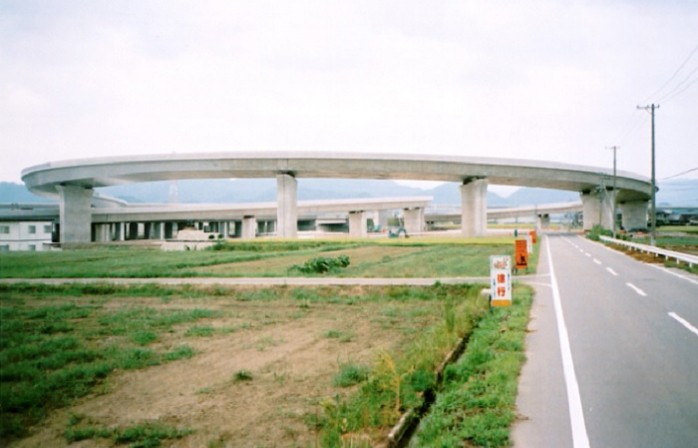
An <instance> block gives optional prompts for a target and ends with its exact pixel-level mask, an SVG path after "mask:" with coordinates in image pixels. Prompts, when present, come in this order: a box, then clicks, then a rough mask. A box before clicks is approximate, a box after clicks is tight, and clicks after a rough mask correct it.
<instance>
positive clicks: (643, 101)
mask: <svg viewBox="0 0 698 448" xmlns="http://www.w3.org/2000/svg"><path fill="white" fill-rule="evenodd" d="M696 51H698V45H696V46H695V47H694V48H693V50H691V52H690V53H689V54H688V56H687V57H686V59H685V60H684V61H683V62H682V63H681V65H679V68H677V69H676V70H675V71H674V73H673V74H672V75H671V76H670V77H669V79H668V80H667V81H666V82H665V83H664V84H662V86H661V87H660V88H659V89H657V90H656V91H655V92H653V93H652V94H651V95H649V96H648V97H647V98H645V99H644V100H642V101H640V102H641V103H646V102H647V101H649V100H650V98H653V97H654V96H655V95H657V94H659V93H660V92H661V91H662V90H664V88H665V87H666V86H668V85H669V83H670V82H671V81H673V80H674V78H675V77H676V75H678V74H679V72H680V71H681V70H683V68H684V67H685V66H686V64H688V61H690V60H691V58H692V57H693V55H694V54H696ZM694 71H695V70H694ZM691 73H693V72H691ZM689 76H690V74H689ZM657 102H659V101H657Z"/></svg>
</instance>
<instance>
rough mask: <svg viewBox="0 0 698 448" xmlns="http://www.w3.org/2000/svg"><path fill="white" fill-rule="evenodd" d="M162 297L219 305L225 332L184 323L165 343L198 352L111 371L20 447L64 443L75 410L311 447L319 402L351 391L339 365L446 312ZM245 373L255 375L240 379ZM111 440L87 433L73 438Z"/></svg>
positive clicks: (214, 442)
mask: <svg viewBox="0 0 698 448" xmlns="http://www.w3.org/2000/svg"><path fill="white" fill-rule="evenodd" d="M357 292H360V290H357ZM156 303H157V301H156V300H155V299H149V298H142V299H141V298H137V299H134V298H124V299H111V300H110V303H109V306H110V307H119V306H122V307H131V306H134V305H146V304H147V305H148V306H153V305H155V304H156ZM157 304H158V305H159V306H160V307H177V308H180V307H188V306H193V304H195V305H196V306H198V307H206V308H209V309H216V310H219V311H220V314H221V316H220V317H217V318H214V319H207V320H206V325H210V326H212V327H214V328H215V329H217V330H220V331H216V332H214V333H213V335H212V336H209V337H194V336H186V331H185V330H186V328H185V327H187V326H191V325H190V324H189V325H186V326H181V327H178V328H177V330H176V331H174V332H173V333H170V334H167V335H166V336H165V337H164V338H163V339H162V340H161V342H160V343H159V344H163V345H166V346H175V345H178V344H187V345H190V346H191V347H193V348H194V349H195V350H196V352H197V354H196V355H195V356H194V357H193V358H191V359H188V360H179V361H174V362H171V363H167V364H163V365H159V366H154V367H149V368H146V369H141V370H135V371H121V372H115V373H113V374H112V375H111V376H110V377H109V378H108V380H107V382H106V383H105V385H104V387H101V388H100V389H101V390H100V392H99V393H95V394H92V395H90V396H88V397H85V398H83V399H81V400H80V401H79V402H77V403H76V404H75V405H73V406H71V407H69V408H65V409H61V410H58V411H55V412H54V413H52V414H51V415H50V417H49V418H48V419H47V420H46V421H45V422H44V423H42V424H41V425H40V427H37V428H34V429H33V435H32V436H31V437H29V438H26V439H24V440H21V441H19V442H17V443H16V444H15V446H21V447H33V446H66V445H67V442H66V440H65V438H64V437H63V433H64V431H65V430H66V428H67V424H68V421H69V419H70V416H71V415H74V414H80V415H84V416H86V417H87V418H89V419H90V420H91V421H92V422H94V423H95V424H98V425H100V426H105V427H115V426H120V427H124V426H129V425H134V424H138V423H142V422H144V421H157V422H159V423H162V424H165V425H169V426H176V427H179V428H190V429H192V430H194V433H193V434H191V435H189V436H187V437H185V438H183V439H180V440H176V441H173V442H165V445H167V446H176V447H190V446H197V447H198V446H236V447H251V446H255V447H264V446H270V447H271V446H309V445H314V444H315V442H316V437H317V434H316V433H315V429H314V427H313V426H312V425H311V424H309V422H310V421H311V420H312V419H313V416H315V415H317V414H319V413H322V411H321V406H320V402H321V401H322V400H323V399H325V398H327V397H333V396H334V395H336V394H340V395H342V394H346V393H348V392H350V391H351V388H349V389H341V388H338V387H335V386H333V384H332V380H333V377H334V375H335V373H336V372H337V371H338V366H339V364H340V363H343V362H349V361H351V362H355V363H365V364H370V363H371V362H372V360H373V359H374V357H375V356H376V353H377V352H378V351H379V350H382V349H387V350H393V349H399V347H400V345H401V344H403V342H405V341H406V340H408V339H410V338H412V337H413V334H414V333H415V332H418V331H419V328H421V327H423V326H426V325H428V324H430V322H433V320H434V319H437V318H438V316H439V314H440V310H439V308H438V307H439V305H438V302H418V301H414V302H400V303H398V302H390V301H385V302H382V301H381V302H370V303H362V304H361V305H351V304H346V303H336V304H331V303H312V304H308V303H306V302H300V301H298V300H293V299H279V300H270V301H248V302H241V301H236V300H234V299H231V298H208V299H204V300H201V301H200V300H191V299H172V301H171V302H169V303H167V304H164V303H162V302H160V303H157ZM407 316H409V319H408V318H406V317H407ZM199 324H200V323H199ZM330 334H342V335H344V336H345V337H343V338H337V337H332V336H328V335H330ZM240 371H247V372H249V374H250V375H251V379H249V380H245V381H241V380H238V379H236V373H237V372H240ZM168 443H169V445H168ZM110 444H111V442H109V441H105V440H87V441H83V442H80V443H78V444H75V446H110Z"/></svg>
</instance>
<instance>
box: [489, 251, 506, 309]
mask: <svg viewBox="0 0 698 448" xmlns="http://www.w3.org/2000/svg"><path fill="white" fill-rule="evenodd" d="M490 291H491V295H492V299H491V302H490V303H491V305H492V306H510V305H511V257H510V256H509V255H492V256H490Z"/></svg>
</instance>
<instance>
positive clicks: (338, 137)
mask: <svg viewBox="0 0 698 448" xmlns="http://www.w3.org/2000/svg"><path fill="white" fill-rule="evenodd" d="M696 80H698V1H696V0H689V1H672V0H632V1H631V0H628V1H615V0H597V1H594V0H591V1H577V2H575V1H535V0H534V1H528V0H527V1H497V0H495V1H491V0H487V1H485V0H483V1H465V0H462V1H443V2H442V1H430V2H426V1H405V0H399V1H376V0H367V1H356V0H352V1H342V2H340V1H330V0H318V1H292V0H281V1H257V0H255V1H247V2H242V1H238V2H235V1H232V0H230V1H201V0H197V1H172V0H163V1H146V0H137V1H123V0H118V1H114V0H110V1H93V0H85V1H61V0H46V1H29V0H18V1H8V0H0V181H12V182H19V181H20V173H21V170H22V169H23V168H26V167H29V166H32V165H36V164H40V163H44V162H48V161H54V160H64V159H74V158H84V157H101V156H121V155H129V154H155V153H172V152H177V153H188V152H218V151H267V150H273V151H285V150H289V151H326V152H336V151H343V152H344V151H355V152H382V153H411V154H430V155H437V154H444V155H462V156H487V157H509V158H523V159H535V160H550V161H559V162H567V163H574V164H581V165H591V166H605V167H610V166H612V152H611V151H610V150H608V149H606V148H607V147H609V146H612V145H618V146H620V150H619V151H618V164H619V165H618V167H619V169H622V170H626V171H632V172H635V173H638V174H642V175H646V176H649V174H650V116H649V114H648V113H647V112H645V111H642V110H637V109H636V106H637V105H647V104H650V103H652V102H656V103H660V104H661V107H660V109H659V110H658V111H657V117H656V123H657V127H656V131H657V177H658V179H660V180H661V179H664V178H667V177H670V176H673V175H675V174H679V173H681V172H684V171H690V170H692V169H694V168H697V167H698V82H696ZM695 177H698V171H695V170H694V171H692V172H691V173H689V174H687V175H684V176H681V177H679V178H695Z"/></svg>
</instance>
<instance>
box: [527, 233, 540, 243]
mask: <svg viewBox="0 0 698 448" xmlns="http://www.w3.org/2000/svg"><path fill="white" fill-rule="evenodd" d="M528 234H529V235H531V242H532V243H533V244H536V240H537V239H538V234H537V233H536V231H535V230H531V231H530V232H529V233H528Z"/></svg>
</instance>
